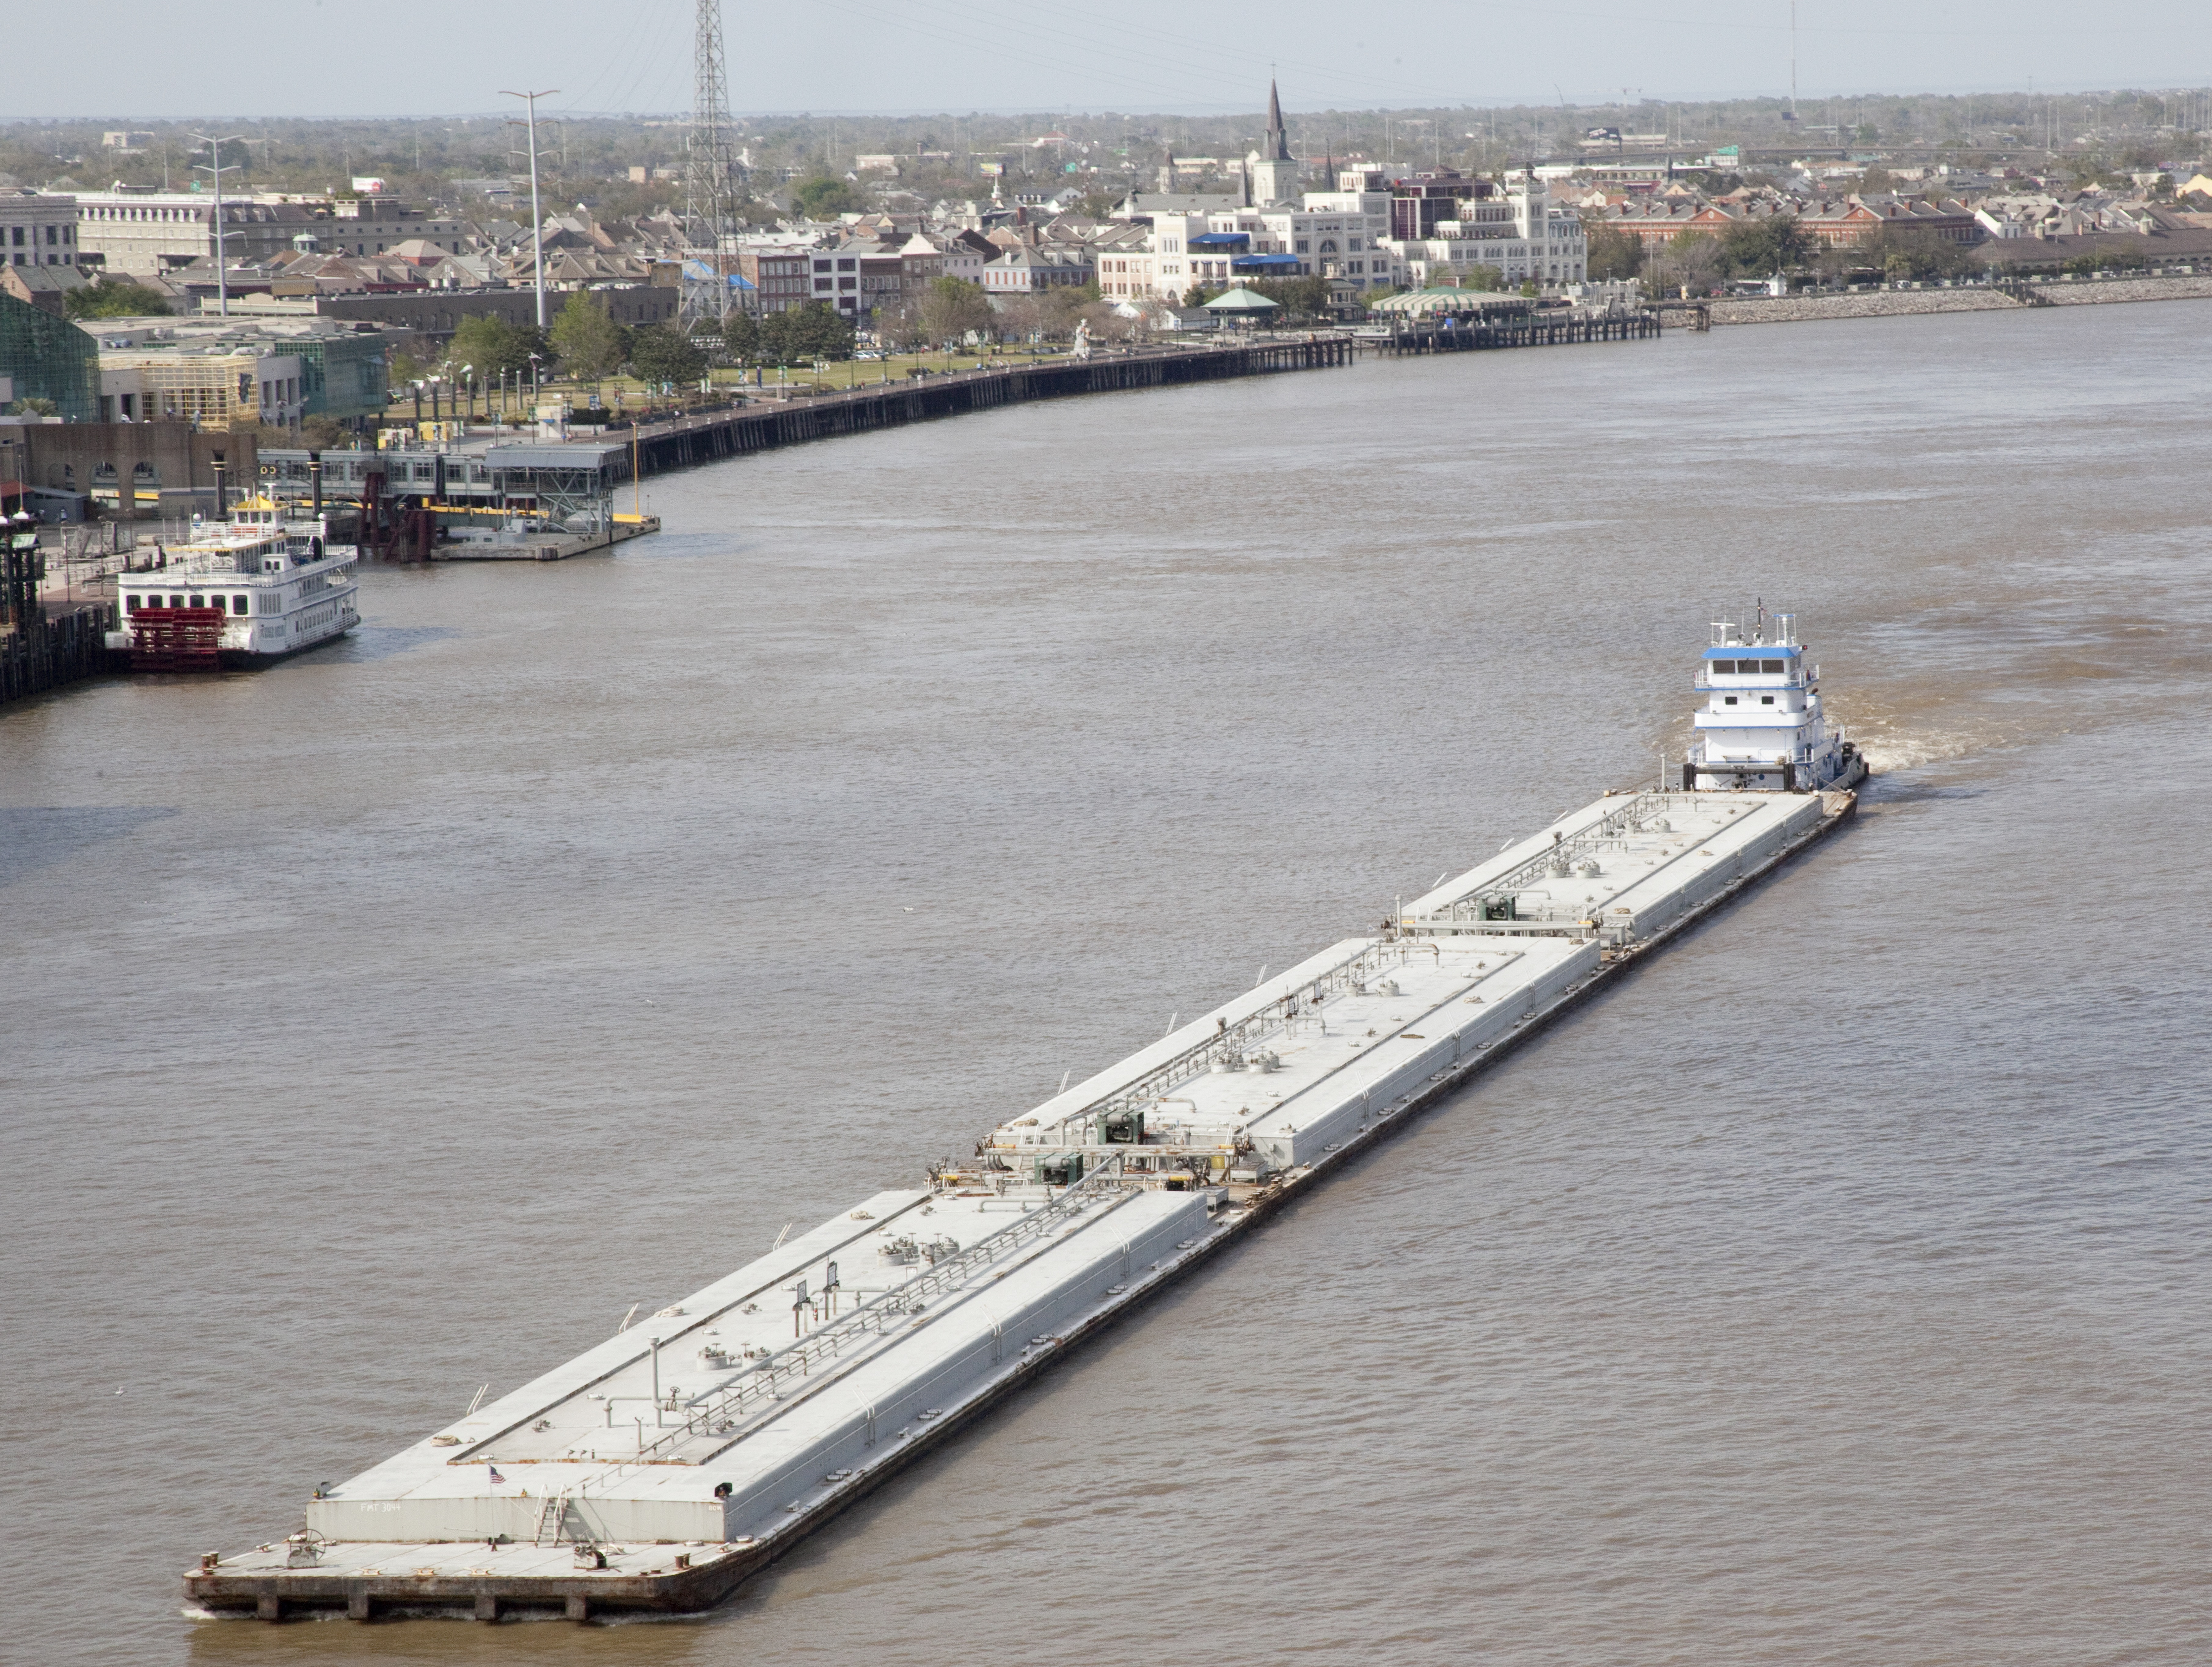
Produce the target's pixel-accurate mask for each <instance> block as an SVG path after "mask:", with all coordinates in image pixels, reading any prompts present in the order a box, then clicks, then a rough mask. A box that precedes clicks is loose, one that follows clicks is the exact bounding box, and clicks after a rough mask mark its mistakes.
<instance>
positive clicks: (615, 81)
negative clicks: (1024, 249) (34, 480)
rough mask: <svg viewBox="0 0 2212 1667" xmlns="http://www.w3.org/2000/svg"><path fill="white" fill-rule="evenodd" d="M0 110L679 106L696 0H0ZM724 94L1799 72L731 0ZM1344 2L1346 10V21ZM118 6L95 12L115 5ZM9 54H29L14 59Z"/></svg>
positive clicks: (1463, 45)
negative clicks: (91, 5) (541, 93)
mask: <svg viewBox="0 0 2212 1667" xmlns="http://www.w3.org/2000/svg"><path fill="white" fill-rule="evenodd" d="M9 10H10V11H11V12H12V13H13V14H14V15H13V16H12V18H11V19H10V21H9V22H8V23H7V24H6V25H5V26H4V27H0V35H4V37H5V38H6V41H7V47H8V50H7V52H6V57H7V58H8V59H9V60H11V61H12V62H13V63H14V64H15V67H16V70H17V71H18V73H15V74H12V75H9V76H7V77H5V81H4V90H0V118H13V117H25V116H33V117H36V116H112V117H118V118H120V117H124V116H141V117H155V118H162V117H183V116H195V115H216V114H220V115H236V116H255V115H270V116H276V115H285V116H302V115H318V114H330V115H433V114H458V113H469V112H483V111H489V110H492V109H495V108H496V107H498V106H500V105H501V103H502V102H504V101H503V100H501V99H500V98H499V96H498V89H499V88H502V87H513V88H521V87H531V88H544V87H552V88H560V89H561V91H560V94H559V95H558V96H557V97H556V98H555V99H553V100H550V101H549V106H546V107H551V108H554V109H571V110H579V111H620V110H635V111H678V110H682V109H684V108H685V107H687V106H689V104H690V96H691V41H692V21H693V17H694V13H695V6H694V0H616V3H608V0H532V3H530V4H527V5H522V4H515V3H511V0H380V3H378V4H376V5H374V6H362V5H361V4H359V3H357V0H229V3H226V4H222V5H217V6H216V7H213V8H194V7H191V6H177V5H174V4H171V3H167V0H163V3H159V4H157V3H155V0H126V3H125V5H123V6H121V7H110V8H104V9H96V10H95V11H94V12H91V13H84V12H78V11H76V10H75V9H74V8H71V7H67V6H52V5H22V6H11V7H10V8H9ZM723 15H724V25H723V27H724V29H725V31H726V40H727V44H728V51H729V72H730V73H729V81H730V101H731V105H732V108H734V109H736V110H738V111H739V112H749V111H762V112H771V111H799V110H807V111H812V112H814V113H817V114H824V113H838V112H853V113H861V112H878V111H881V112H908V111H924V112H936V111H941V110H942V111H961V112H964V111H969V110H991V111H1053V110H1086V111H1101V110H1116V111H1125V112H1154V111H1184V112H1189V113H1197V114H1205V113H1215V112H1219V111H1226V110H1246V109H1254V108H1256V107H1257V106H1258V105H1259V104H1260V102H1261V98H1262V97H1263V96H1264V94H1265V90H1266V85H1267V75H1268V72H1269V69H1270V67H1271V66H1272V67H1273V70H1274V72H1275V73H1276V74H1277V75H1278V76H1279V77H1280V79H1281V82H1282V87H1283V102H1284V107H1285V110H1322V109H1327V108H1328V107H1330V106H1337V107H1340V108H1345V109H1353V108H1366V109H1371V108H1375V107H1376V106H1389V105H1401V106H1403V105H1437V104H1460V103H1466V104H1475V105H1482V104H1512V103H1524V102H1542V103H1551V102H1556V101H1557V100H1559V98H1560V96H1561V94H1562V91H1564V94H1565V97H1566V98H1568V99H1569V100H1574V101H1576V102H1578V103H1583V104H1591V103H1596V102H1600V101H1609V100H1616V99H1619V98H1620V97H1621V95H1622V89H1623V88H1628V89H1631V91H1630V94H1629V96H1630V97H1631V98H1635V97H1639V96H1640V97H1646V98H1665V99H1699V98H1713V97H1721V98H1726V97H1739V96H1750V95H1756V94H1784V93H1787V92H1788V91H1789V90H1790V0H1756V3H1753V0H1704V3H1697V4H1692V3H1690V0H1580V3H1577V0H1565V3H1561V4H1554V5H1537V6H1534V7H1531V6H1524V5H1501V4H1495V3H1491V0H1457V3H1443V0H1369V3H1364V4H1355V5H1352V6H1345V5H1342V4H1338V3H1326V4H1324V3H1320V0H1269V3H1265V4H1261V3H1254V0H1228V3H1215V4H1212V5H1206V4H1202V3H1198V4H1194V3H1191V0H1172V3H1170V0H1125V3H1122V4H1120V5H1117V6H1115V8H1113V9H1112V11H1111V14H1110V15H1106V14H1105V13H1104V12H1103V9H1102V10H1096V11H1091V12H1090V13H1088V14H1085V13H1083V12H1079V10H1077V9H1074V8H1072V7H1066V6H1054V5H1049V4H1046V5H1039V4H1036V3H1034V0H804V3H800V4H797V5H793V4H790V3H781V4H773V5H748V4H745V3H743V0H725V6H724V14H723ZM1346 18H1350V19H1352V20H1354V21H1350V22H1346V21H1342V20H1345V19H1346ZM2208 19H2212V6H2208V5H2206V4H2205V3H2204V0H2135V3H2132V4H2130V5H2128V6H2126V7H2124V8H2113V9H2104V8H2098V9H2091V8H2087V7H2083V6H2081V5H2079V4H2069V3H2064V0H2002V3H2001V0H1862V3H1859V4H1856V5H1852V6H1845V5H1844V4H1841V3H1839V0H1798V29H1797V37H1796V39H1797V88H1798V92H1799V94H1800V96H1801V97H1802V98H1823V97H1826V96H1829V95H1831V94H1852V93H1874V92H1946V91H1953V92H1960V93H1971V92H1977V91H1998V90H2015V89H2021V88H2027V87H2028V86H2030V85H2031V84H2032V85H2033V87H2035V88H2039V89H2041V88H2051V89H2052V90H2054V91H2064V90H2068V89H2083V88H2100V89H2101V88H2158V89H2163V88H2175V87H2188V86H2202V85H2206V84H2208V83H2212V22H2208ZM111 29H112V30H113V32H114V38H113V39H112V40H111V39H108V38H107V36H106V32H107V31H109V30H111ZM25 71H27V73H25Z"/></svg>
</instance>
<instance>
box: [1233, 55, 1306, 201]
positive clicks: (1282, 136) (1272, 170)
mask: <svg viewBox="0 0 2212 1667" xmlns="http://www.w3.org/2000/svg"><path fill="white" fill-rule="evenodd" d="M1298 171H1299V170H1298V161H1297V157H1295V156H1293V155H1291V136H1290V134H1289V133H1288V132H1286V131H1285V130H1284V127H1283V100H1282V98H1281V95H1280V94H1278V93H1277V92H1276V91H1275V79H1274V77H1273V76H1269V77H1268V78H1267V138H1266V139H1265V140H1264V141H1263V142H1262V143H1261V146H1260V149H1258V150H1257V151H1255V152H1254V153H1253V155H1252V158H1251V161H1249V163H1248V164H1247V167H1246V170H1245V173H1246V177H1247V178H1248V179H1249V180H1250V181H1251V200H1252V201H1253V202H1255V203H1256V204H1259V205H1260V206H1261V207H1262V208H1270V207H1274V206H1276V205H1279V204H1284V203H1291V202H1294V201H1295V200H1296V199H1297V194H1298Z"/></svg>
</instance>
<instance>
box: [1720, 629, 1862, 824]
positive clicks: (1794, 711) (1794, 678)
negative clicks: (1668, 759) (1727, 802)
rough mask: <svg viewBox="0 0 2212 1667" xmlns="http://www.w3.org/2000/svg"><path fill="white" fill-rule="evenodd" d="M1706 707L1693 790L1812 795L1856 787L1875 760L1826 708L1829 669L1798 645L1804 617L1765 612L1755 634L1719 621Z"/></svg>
mask: <svg viewBox="0 0 2212 1667" xmlns="http://www.w3.org/2000/svg"><path fill="white" fill-rule="evenodd" d="M1695 683H1696V687H1697V690H1698V692H1699V694H1701V695H1703V696H1704V697H1705V704H1704V705H1702V706H1700V707H1699V709H1698V712H1697V716H1696V718H1695V719H1694V721H1693V723H1694V728H1695V734H1694V736H1693V737H1692V740H1691V743H1690V752H1689V756H1688V757H1687V758H1686V759H1685V760H1684V761H1683V764H1682V789H1683V791H1684V792H1686V793H1690V792H1699V791H1711V790H1713V789H1735V790H1740V791H1743V792H1747V793H1813V792H1817V791H1819V790H1820V789H1821V788H1852V787H1857V785H1858V784H1859V782H1861V781H1863V780H1864V779H1865V776H1866V760H1865V759H1864V758H1863V757H1860V756H1859V751H1858V748H1857V745H1855V744H1853V743H1852V742H1850V741H1849V740H1846V739H1844V732H1843V731H1842V730H1840V729H1836V730H1831V729H1830V728H1829V727H1828V725H1827V720H1826V716H1825V715H1823V714H1822V712H1821V710H1820V667H1819V666H1816V665H1814V664H1813V663H1812V662H1811V661H1810V660H1808V659H1807V657H1806V649H1805V645H1804V644H1803V643H1802V642H1799V641H1798V640H1797V629H1796V616H1795V615H1794V614H1787V613H1778V614H1775V615H1773V616H1772V617H1771V621H1770V618H1769V617H1768V615H1767V613H1766V611H1765V609H1763V608H1762V609H1761V610H1759V615H1758V618H1757V619H1756V620H1755V622H1754V623H1753V627H1752V629H1751V630H1749V631H1748V632H1747V631H1746V630H1744V629H1743V627H1742V626H1741V624H1738V623H1736V622H1735V621H1734V620H1726V619H1723V620H1716V621H1714V622H1713V636H1712V646H1711V647H1710V648H1707V649H1706V650H1705V655H1704V658H1703V659H1702V660H1699V664H1698V669H1697V673H1696V678H1695Z"/></svg>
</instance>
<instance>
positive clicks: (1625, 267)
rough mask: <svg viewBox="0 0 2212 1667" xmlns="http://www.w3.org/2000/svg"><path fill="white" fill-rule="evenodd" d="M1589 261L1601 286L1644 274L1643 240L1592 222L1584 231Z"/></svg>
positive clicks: (1590, 268)
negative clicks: (1602, 283)
mask: <svg viewBox="0 0 2212 1667" xmlns="http://www.w3.org/2000/svg"><path fill="white" fill-rule="evenodd" d="M1583 236H1584V238H1585V239H1586V240H1587V248H1588V252H1589V275H1590V277H1592V278H1593V279H1595V280H1597V281H1599V282H1603V281H1605V280H1607V279H1612V278H1632V277H1635V276H1636V275H1637V274H1638V272H1640V271H1643V270H1644V240H1643V239H1642V238H1640V237H1632V236H1630V235H1629V234H1627V233H1626V232H1624V231H1622V230H1620V228H1618V227H1613V226H1608V225H1606V224H1605V223H1604V222H1601V221H1593V222H1590V223H1589V224H1588V225H1586V226H1584V227H1583Z"/></svg>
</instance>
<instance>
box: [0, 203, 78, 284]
mask: <svg viewBox="0 0 2212 1667" xmlns="http://www.w3.org/2000/svg"><path fill="white" fill-rule="evenodd" d="M77 212H78V210H77V199H76V198H74V197H68V196H57V195H52V194H50V193H48V192H43V191H32V190H30V189H28V188H27V187H25V186H0V264H3V265H9V266H74V265H76V255H77V240H76V231H77Z"/></svg>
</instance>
